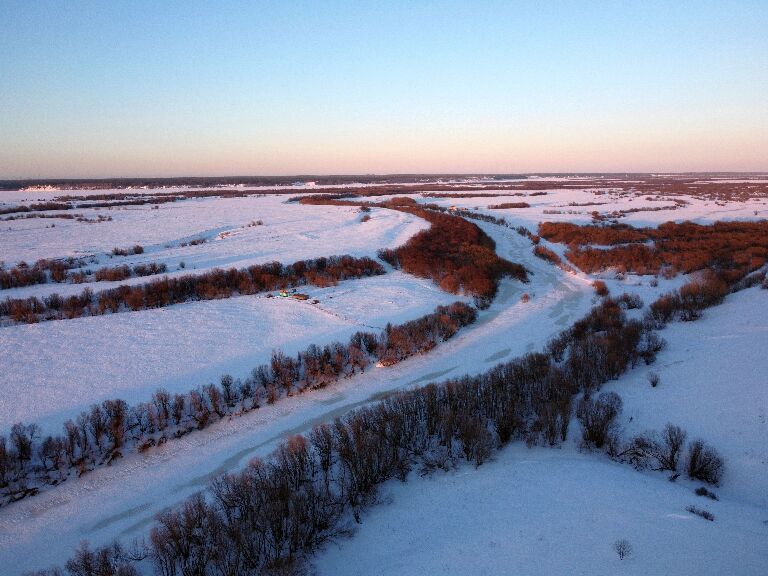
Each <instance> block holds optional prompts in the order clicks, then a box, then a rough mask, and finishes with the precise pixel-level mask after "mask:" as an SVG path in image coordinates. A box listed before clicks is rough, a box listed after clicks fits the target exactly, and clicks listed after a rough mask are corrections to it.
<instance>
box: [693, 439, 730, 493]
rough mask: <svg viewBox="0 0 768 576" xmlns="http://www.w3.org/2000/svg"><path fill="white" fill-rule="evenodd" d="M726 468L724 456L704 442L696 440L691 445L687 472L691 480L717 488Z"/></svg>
mask: <svg viewBox="0 0 768 576" xmlns="http://www.w3.org/2000/svg"><path fill="white" fill-rule="evenodd" d="M724 468H725V464H724V462H723V458H722V456H720V454H719V453H718V451H717V450H715V449H714V448H712V447H711V446H708V445H707V444H706V443H705V442H704V441H703V440H694V441H693V442H691V443H690V444H689V446H688V457H687V472H688V476H689V477H690V478H692V479H694V480H701V481H702V482H706V483H707V484H714V485H715V486H717V485H718V484H719V483H720V480H721V478H722V476H723V470H724Z"/></svg>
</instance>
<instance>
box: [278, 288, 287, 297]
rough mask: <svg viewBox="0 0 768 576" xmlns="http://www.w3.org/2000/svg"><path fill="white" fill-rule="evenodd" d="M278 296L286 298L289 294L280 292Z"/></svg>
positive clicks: (283, 291)
mask: <svg viewBox="0 0 768 576" xmlns="http://www.w3.org/2000/svg"><path fill="white" fill-rule="evenodd" d="M278 296H280V298H288V296H290V294H288V290H280V292H278Z"/></svg>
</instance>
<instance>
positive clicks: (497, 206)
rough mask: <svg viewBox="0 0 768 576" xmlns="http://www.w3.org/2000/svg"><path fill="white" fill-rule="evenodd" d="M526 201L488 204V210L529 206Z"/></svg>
mask: <svg viewBox="0 0 768 576" xmlns="http://www.w3.org/2000/svg"><path fill="white" fill-rule="evenodd" d="M530 207H531V205H530V204H528V202H502V203H501V204H489V205H488V209H489V210H505V209H507V208H530Z"/></svg>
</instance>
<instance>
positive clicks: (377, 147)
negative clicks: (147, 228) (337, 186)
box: [0, 0, 768, 179]
mask: <svg viewBox="0 0 768 576" xmlns="http://www.w3.org/2000/svg"><path fill="white" fill-rule="evenodd" d="M673 4H675V5H673ZM0 21H2V22H3V34H2V35H0V179H3V178H5V179H11V178H98V177H141V176H146V177H160V176H188V175H194V176H224V175H289V174H385V173H400V174H403V173H531V172H693V171H756V172H758V171H766V170H768V34H766V33H765V31H766V30H768V3H766V2H747V1H744V2H702V3H697V4H696V6H695V9H694V7H693V6H690V5H687V6H685V5H682V4H680V5H677V3H667V2H661V1H659V2H644V3H623V2H622V3H615V2H546V3H508V2H498V3H497V2H479V3H475V2H466V3H460V2H446V3H437V2H434V3H433V2H424V3H418V4H416V3H397V2H395V3H385V4H382V5H381V6H379V7H374V6H373V5H368V4H367V3H355V2H328V3H321V4H318V3H309V2H307V3H300V2H297V3H281V2H264V3H252V2H222V3H215V4H214V3H208V2H165V3H155V2H143V1H137V2H114V3H111V2H110V3H86V2H68V3H60V2H36V3H29V2H23V1H20V0H18V1H17V0H13V1H9V2H4V3H3V5H2V6H0Z"/></svg>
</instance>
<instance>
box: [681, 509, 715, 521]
mask: <svg viewBox="0 0 768 576" xmlns="http://www.w3.org/2000/svg"><path fill="white" fill-rule="evenodd" d="M686 511H688V512H690V513H691V514H695V515H696V516H699V517H701V518H704V520H709V521H710V522H714V521H715V515H714V514H712V512H708V511H707V510H704V509H702V508H696V506H688V507H686Z"/></svg>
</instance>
